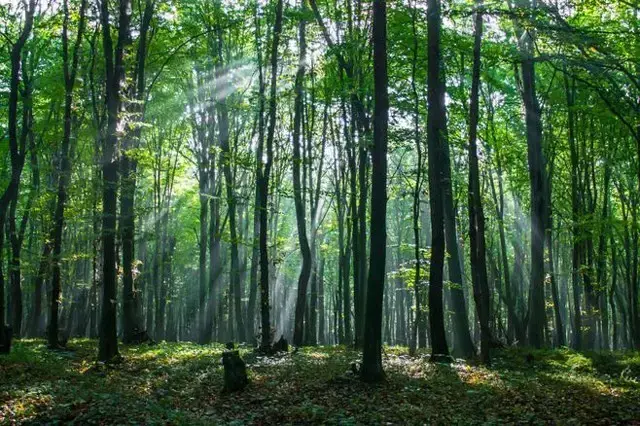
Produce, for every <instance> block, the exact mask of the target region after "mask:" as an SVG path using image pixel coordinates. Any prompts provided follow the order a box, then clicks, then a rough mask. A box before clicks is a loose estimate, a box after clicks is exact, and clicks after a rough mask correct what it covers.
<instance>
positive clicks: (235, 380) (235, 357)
mask: <svg viewBox="0 0 640 426" xmlns="http://www.w3.org/2000/svg"><path fill="white" fill-rule="evenodd" d="M222 365H223V366H224V388H223V389H222V392H225V393H226V392H238V391H241V390H243V389H244V388H245V387H246V386H247V384H249V378H248V377H247V365H246V364H245V363H244V361H243V360H242V358H240V353H239V352H238V351H237V350H226V351H224V352H223V353H222Z"/></svg>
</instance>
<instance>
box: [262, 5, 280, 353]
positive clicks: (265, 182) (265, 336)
mask: <svg viewBox="0 0 640 426" xmlns="http://www.w3.org/2000/svg"><path fill="white" fill-rule="evenodd" d="M282 2H283V0H278V2H277V3H276V15H275V21H274V24H273V39H272V42H271V43H272V44H271V87H270V91H269V109H268V112H269V128H268V129H267V140H266V144H267V147H266V148H267V158H266V162H265V164H264V167H263V168H261V170H260V173H259V175H258V186H259V187H260V188H259V193H260V203H259V206H260V314H261V325H262V329H261V341H260V346H261V347H262V349H264V350H267V349H270V348H271V321H270V313H269V310H270V306H269V303H270V302H269V247H268V245H267V234H268V231H269V229H268V227H267V222H268V216H269V211H268V200H269V178H270V177H271V168H272V166H273V140H274V137H275V128H276V108H277V97H276V95H277V93H276V89H277V83H276V82H277V78H278V44H279V43H280V34H281V33H282Z"/></svg>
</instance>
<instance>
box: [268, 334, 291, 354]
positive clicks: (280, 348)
mask: <svg viewBox="0 0 640 426" xmlns="http://www.w3.org/2000/svg"><path fill="white" fill-rule="evenodd" d="M271 349H272V351H273V352H289V342H287V339H285V338H284V336H280V339H279V340H278V341H277V342H275V343H274V344H273V346H272V348H271Z"/></svg>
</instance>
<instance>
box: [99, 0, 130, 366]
mask: <svg viewBox="0 0 640 426" xmlns="http://www.w3.org/2000/svg"><path fill="white" fill-rule="evenodd" d="M108 3H109V0H102V2H101V14H100V15H101V16H100V17H101V24H102V42H103V49H104V56H105V69H106V104H107V127H106V135H105V138H104V144H103V147H102V178H103V185H104V186H103V190H102V252H103V264H102V279H103V281H102V294H103V295H102V318H101V320H100V341H99V345H98V359H99V360H100V361H109V360H111V359H113V358H114V357H116V356H118V340H117V330H116V314H117V292H116V281H117V274H116V244H115V239H116V214H117V192H118V191H117V183H118V182H117V181H118V162H117V158H116V150H117V146H118V133H117V129H118V124H119V121H120V117H119V115H120V114H119V113H120V104H121V100H120V97H121V93H120V91H121V85H122V80H123V79H124V74H125V64H124V56H125V55H124V53H125V52H124V51H125V47H126V46H127V45H128V43H129V23H130V18H131V17H130V15H129V13H130V9H131V7H130V6H131V5H130V0H120V1H119V7H118V9H119V16H118V41H117V45H116V48H115V52H114V50H113V40H112V39H111V24H110V20H109V4H108ZM114 57H115V58H114Z"/></svg>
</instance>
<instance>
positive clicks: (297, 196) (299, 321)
mask: <svg viewBox="0 0 640 426" xmlns="http://www.w3.org/2000/svg"><path fill="white" fill-rule="evenodd" d="M301 6H302V10H305V9H306V7H305V6H306V1H305V0H301ZM305 26H306V23H305V17H304V16H303V17H302V18H301V19H300V25H299V37H300V38H299V46H300V58H299V61H298V71H297V73H296V81H295V88H294V91H295V101H294V117H293V197H294V203H295V209H296V223H297V225H298V243H299V244H300V253H301V255H302V267H301V269H300V275H299V276H298V294H297V299H296V308H295V319H294V327H293V344H294V345H296V346H302V344H303V343H304V340H303V339H304V336H303V334H304V313H305V309H306V303H307V286H308V284H309V277H310V276H311V249H310V247H309V238H308V236H307V217H306V211H305V210H306V209H305V204H304V201H303V195H304V194H303V191H304V187H305V186H306V185H305V184H304V182H301V180H300V165H301V163H302V161H303V160H302V156H301V152H300V136H301V127H302V115H303V112H304V103H303V97H304V93H303V91H304V87H303V86H304V74H305V66H306V60H307V42H306V39H305V31H306V30H305Z"/></svg>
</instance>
